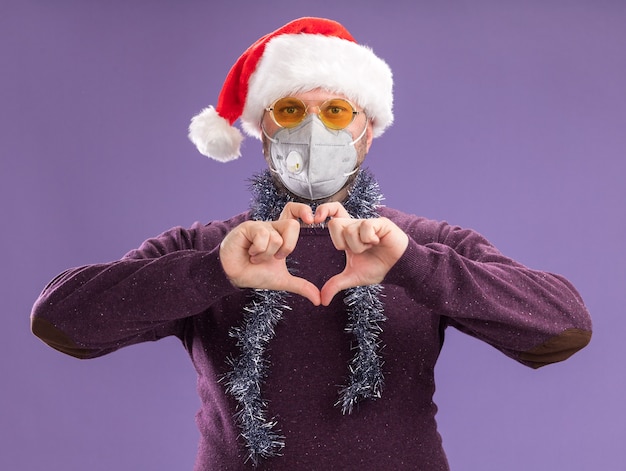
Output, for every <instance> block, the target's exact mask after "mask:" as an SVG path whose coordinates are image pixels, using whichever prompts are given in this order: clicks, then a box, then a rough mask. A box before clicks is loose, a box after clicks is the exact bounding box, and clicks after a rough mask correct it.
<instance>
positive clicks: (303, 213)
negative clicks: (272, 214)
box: [278, 202, 314, 224]
mask: <svg viewBox="0 0 626 471" xmlns="http://www.w3.org/2000/svg"><path fill="white" fill-rule="evenodd" d="M283 219H295V220H298V219H300V220H301V221H302V222H303V223H305V224H313V221H314V218H313V210H312V209H311V207H310V206H309V205H306V204H304V203H294V202H289V203H287V204H286V205H285V207H284V208H283V210H282V212H281V213H280V217H279V218H278V220H283Z"/></svg>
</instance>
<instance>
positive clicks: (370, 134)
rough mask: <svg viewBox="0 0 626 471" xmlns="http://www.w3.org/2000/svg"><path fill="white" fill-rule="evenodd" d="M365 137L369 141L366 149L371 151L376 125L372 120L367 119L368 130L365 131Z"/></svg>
mask: <svg viewBox="0 0 626 471" xmlns="http://www.w3.org/2000/svg"><path fill="white" fill-rule="evenodd" d="M365 139H366V142H367V148H366V151H367V152H369V151H370V147H371V146H372V141H373V140H374V125H373V124H372V120H371V119H370V120H368V121H367V131H365Z"/></svg>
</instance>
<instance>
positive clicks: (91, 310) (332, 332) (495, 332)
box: [32, 208, 591, 470]
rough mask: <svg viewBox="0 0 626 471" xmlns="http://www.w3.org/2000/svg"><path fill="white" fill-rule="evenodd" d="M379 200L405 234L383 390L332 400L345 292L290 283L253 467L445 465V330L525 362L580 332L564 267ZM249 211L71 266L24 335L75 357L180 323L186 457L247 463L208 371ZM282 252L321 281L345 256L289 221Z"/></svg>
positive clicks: (542, 359)
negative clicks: (441, 369)
mask: <svg viewBox="0 0 626 471" xmlns="http://www.w3.org/2000/svg"><path fill="white" fill-rule="evenodd" d="M380 213H381V216H384V217H388V218H390V219H391V220H393V221H394V222H395V223H396V224H397V225H398V226H399V227H400V228H401V229H402V230H404V231H405V232H406V233H407V234H408V235H409V238H410V241H409V245H408V248H407V250H406V252H405V253H404V255H403V256H402V258H401V259H400V260H399V261H398V262H397V264H396V265H395V266H394V267H393V268H392V269H391V271H390V272H389V273H388V274H387V276H386V278H385V280H384V282H383V286H384V298H382V299H383V302H384V304H385V315H386V316H387V321H386V322H384V323H383V324H382V327H383V332H382V333H381V335H380V339H381V341H382V344H383V345H384V349H383V350H382V356H383V360H384V366H383V372H384V374H385V387H384V391H383V395H382V398H380V399H378V400H375V401H370V400H367V401H363V402H361V403H360V404H359V406H358V407H357V408H356V410H355V411H354V412H353V413H352V414H351V415H342V413H341V410H340V409H339V408H338V407H336V406H334V404H335V402H336V401H337V396H338V385H340V384H343V383H344V381H345V379H346V376H347V365H348V364H349V361H350V359H351V356H352V352H351V351H350V345H351V340H352V339H351V337H350V335H349V334H347V333H346V332H345V331H344V328H345V326H346V322H347V317H346V313H345V310H344V306H343V299H342V295H341V294H339V295H338V296H336V297H335V299H334V300H333V302H332V303H331V305H330V306H328V307H321V306H320V307H315V306H313V305H312V304H310V303H309V302H308V301H307V300H306V299H303V298H300V297H299V296H297V295H291V296H290V298H289V304H290V306H291V308H292V310H291V311H287V312H286V313H285V315H284V318H283V320H282V321H281V322H280V323H279V324H278V325H277V328H276V336H275V338H274V339H273V340H271V342H270V344H269V353H270V357H269V358H270V361H271V367H270V370H269V375H268V377H267V378H266V381H265V384H264V386H263V397H264V398H265V399H267V400H268V404H269V406H268V414H269V416H270V417H277V418H278V419H279V422H280V432H281V433H282V434H283V435H284V436H285V442H286V446H285V448H284V450H283V456H280V457H274V458H270V459H268V460H265V461H264V462H262V463H261V464H260V465H259V467H258V469H272V470H300V469H342V470H363V469H394V470H395V469H398V470H399V469H423V470H446V469H448V464H447V460H446V457H445V454H444V451H443V449H442V446H441V438H440V436H439V434H438V432H437V427H436V422H435V414H436V411H437V407H436V405H435V404H434V403H433V394H434V390H435V384H434V378H433V370H434V367H435V363H436V361H437V357H438V355H439V352H440V349H441V346H442V344H443V338H444V330H445V328H446V327H448V326H449V325H451V326H454V327H455V328H457V329H459V330H461V331H463V332H466V333H468V334H470V335H472V336H474V337H477V338H479V339H482V340H484V341H485V342H488V343H489V344H491V345H493V346H494V347H495V348H497V349H498V350H500V351H502V352H503V353H504V354H506V355H508V356H510V357H511V358H513V359H515V360H517V361H519V362H521V363H523V364H525V365H528V366H530V367H533V368H537V367H540V366H543V365H546V364H549V363H553V362H557V361H561V360H564V359H566V358H568V357H569V356H570V355H572V354H573V353H575V352H576V351H578V350H579V349H581V348H583V347H584V346H585V345H586V344H587V343H588V342H589V339H590V337H591V320H590V318H589V315H588V313H587V310H586V309H585V307H584V305H583V302H582V300H581V298H580V296H579V295H578V294H577V292H576V291H575V289H574V288H573V287H572V286H571V285H570V284H569V283H568V281H566V280H565V279H563V278H561V277H559V276H556V275H552V274H548V273H544V272H538V271H533V270H530V269H528V268H526V267H524V266H522V265H520V264H519V263H516V262H514V261H512V260H511V259H509V258H506V257H505V256H503V255H502V254H500V252H498V251H497V250H496V249H495V248H494V247H493V246H492V245H490V244H489V243H488V242H487V241H486V240H485V239H484V238H483V237H481V236H480V235H478V234H477V233H475V232H473V231H470V230H464V229H460V228H458V227H454V226H450V225H448V224H446V223H441V222H435V221H431V220H427V219H424V218H419V217H415V216H410V215H407V214H404V213H401V212H398V211H395V210H392V209H389V208H381V210H380ZM248 216H249V215H248V213H245V214H241V215H239V216H236V217H234V218H233V219H231V220H228V221H225V222H211V223H209V224H207V225H200V224H195V225H194V226H193V227H191V228H190V229H182V228H175V229H172V230H170V231H168V232H166V233H164V234H162V235H160V236H159V237H156V238H154V239H150V240H148V241H146V242H145V243H144V244H143V245H142V246H141V247H140V248H139V249H138V250H134V251H132V252H130V253H128V254H127V255H126V256H125V257H124V258H122V259H121V260H119V261H115V262H112V263H106V264H98V265H90V266H85V267H81V268H75V269H71V270H68V271H66V272H64V273H62V274H61V275H59V276H58V277H57V278H55V279H54V280H53V281H52V282H51V283H50V284H49V285H48V286H47V287H46V288H45V290H44V291H43V293H42V294H41V296H40V298H39V299H38V300H37V302H36V304H35V306H34V308H33V313H32V329H33V332H34V333H35V334H36V335H37V336H39V337H40V338H41V339H43V340H44V341H45V342H47V343H48V344H49V345H51V346H52V347H54V348H56V349H58V350H60V351H62V352H65V353H67V354H69V355H72V356H76V357H78V358H93V357H97V356H100V355H104V354H107V353H109V352H112V351H114V350H117V349H119V348H121V347H124V346H127V345H131V344H134V343H137V342H143V341H147V340H157V339H160V338H163V337H165V336H170V335H175V336H177V337H178V338H179V339H180V340H181V341H182V344H183V345H184V347H185V348H186V349H187V351H188V352H189V355H190V357H191V360H192V362H193V364H194V366H195V368H196V370H197V372H198V393H199V395H200V399H201V409H200V411H199V413H198V415H197V423H198V427H199V430H200V434H201V437H200V446H199V452H198V456H197V462H196V469H197V470H209V469H216V470H217V469H219V470H243V469H251V467H252V466H251V464H250V463H249V462H248V463H247V464H244V461H245V457H246V451H245V449H244V446H243V444H242V442H241V439H240V438H239V437H238V433H239V431H238V428H237V426H236V425H235V422H234V420H233V414H234V412H235V408H236V404H235V401H234V399H233V398H232V397H231V396H229V395H227V394H226V393H225V391H224V385H223V383H220V382H218V380H219V379H220V378H222V376H223V375H224V374H225V373H226V372H227V371H228V370H229V366H228V365H227V361H226V360H227V358H228V357H235V356H237V354H238V349H237V347H236V346H235V340H234V339H233V338H232V337H230V336H229V335H228V333H229V330H230V329H231V328H232V327H233V326H237V325H239V324H240V323H241V319H242V309H243V306H245V305H246V304H247V302H248V301H249V299H250V290H241V289H237V288H235V287H233V286H232V285H231V284H230V282H229V281H228V279H227V278H226V276H225V274H224V272H223V270H222V268H221V264H220V261H219V244H220V242H221V240H222V239H223V237H224V236H225V235H226V233H227V232H228V231H229V230H231V229H232V228H233V227H235V226H236V225H238V224H239V223H241V222H243V221H244V220H246V219H247V218H248ZM290 259H292V260H294V261H295V262H296V263H297V266H298V270H299V272H298V274H299V276H303V277H305V278H307V279H309V280H311V281H312V282H313V283H315V284H316V285H317V286H318V287H321V286H322V285H323V284H324V282H325V281H326V280H327V279H328V278H330V276H331V275H333V274H336V273H338V272H340V271H341V270H342V269H343V266H344V263H345V256H344V253H343V252H340V251H337V250H336V249H335V248H334V247H333V244H332V241H331V239H330V237H329V234H328V231H327V230H326V229H319V228H317V229H308V228H305V229H302V231H301V236H300V240H299V243H298V246H297V248H296V250H295V251H294V253H293V254H292V255H291V256H290ZM409 399H410V400H409ZM407 404H410V407H407Z"/></svg>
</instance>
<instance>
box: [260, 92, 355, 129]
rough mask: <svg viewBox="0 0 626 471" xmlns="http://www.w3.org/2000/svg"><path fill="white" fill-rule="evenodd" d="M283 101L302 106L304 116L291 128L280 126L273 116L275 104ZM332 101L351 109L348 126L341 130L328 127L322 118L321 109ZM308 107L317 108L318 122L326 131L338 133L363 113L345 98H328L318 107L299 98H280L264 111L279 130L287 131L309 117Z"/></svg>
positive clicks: (344, 127)
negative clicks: (346, 105) (293, 102)
mask: <svg viewBox="0 0 626 471" xmlns="http://www.w3.org/2000/svg"><path fill="white" fill-rule="evenodd" d="M285 99H291V100H295V101H298V102H300V103H302V104H303V105H304V114H303V115H302V119H300V121H298V122H297V123H294V124H293V125H292V126H284V125H282V124H280V123H279V122H278V121H277V120H276V117H275V116H274V108H275V107H276V103H278V102H279V101H281V100H285ZM334 100H340V101H342V102H345V103H347V104H348V105H350V108H351V109H352V118H351V119H350V122H349V123H348V124H346V125H345V126H343V127H341V128H337V127H331V126H329V125H328V124H327V123H326V122H325V120H324V118H323V117H322V109H323V108H324V105H325V104H326V103H328V102H330V101H334ZM310 106H317V109H318V112H317V113H316V115H317V117H318V118H319V119H320V121H321V122H322V123H323V124H324V126H326V127H327V128H328V129H332V130H333V131H340V130H342V129H346V128H347V127H348V126H350V125H351V124H352V123H353V122H354V120H355V119H356V117H357V115H358V114H359V113H362V112H363V111H358V110H357V109H356V108H355V106H354V105H353V104H352V103H351V102H350V101H349V100H346V99H345V98H329V99H328V100H324V101H323V102H322V103H320V104H319V105H307V104H306V103H305V102H304V101H302V100H301V99H300V98H296V97H293V96H285V97H281V98H278V99H277V100H275V101H274V102H273V103H272V104H271V105H270V106H268V107H267V108H265V111H267V112H269V114H270V117H271V118H272V121H274V123H275V124H276V126H279V127H281V128H287V129H291V128H295V127H296V126H298V125H299V124H300V123H302V122H303V121H304V120H305V119H306V117H307V116H308V115H309V107H310Z"/></svg>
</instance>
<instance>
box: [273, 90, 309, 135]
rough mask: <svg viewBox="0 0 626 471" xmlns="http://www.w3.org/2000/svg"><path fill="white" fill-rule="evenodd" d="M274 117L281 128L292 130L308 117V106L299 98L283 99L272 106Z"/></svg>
mask: <svg viewBox="0 0 626 471" xmlns="http://www.w3.org/2000/svg"><path fill="white" fill-rule="evenodd" d="M272 115H273V117H274V121H276V123H277V124H278V125H279V126H283V127H285V128H292V127H294V126H297V125H298V124H300V123H301V122H302V120H303V119H304V117H305V116H306V105H305V104H304V103H302V102H301V101H300V100H298V99H297V98H293V97H286V98H281V99H280V100H278V101H276V102H275V103H274V106H272Z"/></svg>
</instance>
